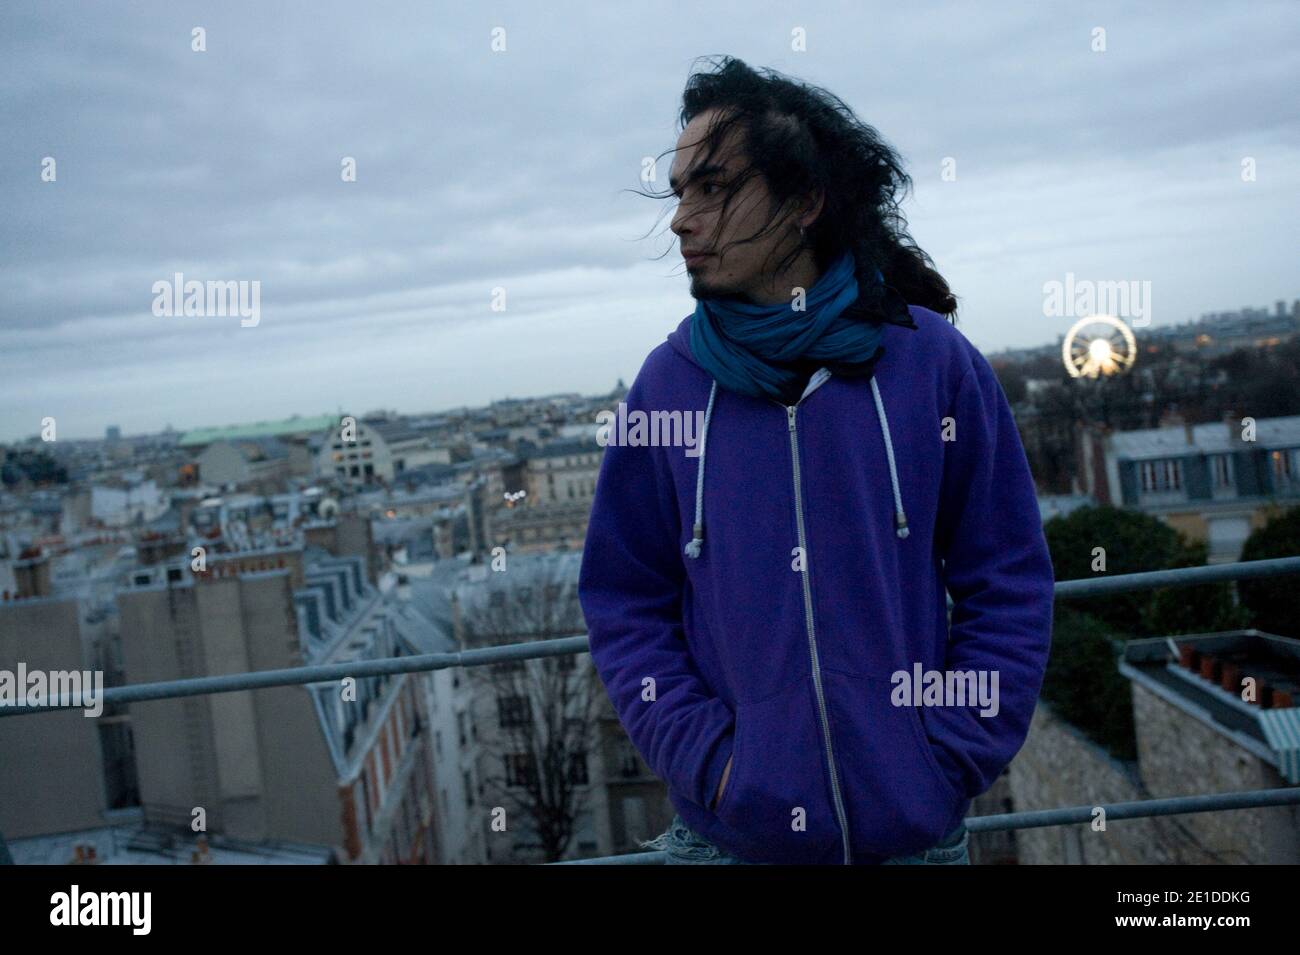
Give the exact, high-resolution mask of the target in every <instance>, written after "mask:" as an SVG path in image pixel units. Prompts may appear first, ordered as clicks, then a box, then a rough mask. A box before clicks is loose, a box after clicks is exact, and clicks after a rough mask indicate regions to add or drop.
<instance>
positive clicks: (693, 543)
mask: <svg viewBox="0 0 1300 955" xmlns="http://www.w3.org/2000/svg"><path fill="white" fill-rule="evenodd" d="M717 393H718V382H717V380H716V379H715V380H714V382H713V387H712V388H710V389H709V405H708V408H706V409H705V412H704V427H703V428H702V429H701V430H700V466H699V469H698V470H697V471H696V476H695V527H694V528H693V532H694V536H693V537H692V538H691V540H690V542H689V543H688V544H687V545H686V556H687V557H699V556H700V548H701V547H703V546H704V456H705V453H706V451H707V450H708V435H709V421H710V420H711V419H712V417H713V399H714V398H715V397H716V396H717ZM871 394H872V396H873V397H874V398H875V400H876V417H878V418H879V419H880V430H881V431H882V432H884V435H885V456H886V457H887V458H888V459H889V483H890V484H891V485H892V487H893V491H894V527H895V529H896V531H895V532H896V533H897V534H898V536H899V538H904V537H906V536H907V535H908V533H909V531H908V529H907V515H906V514H905V513H904V512H903V495H902V493H901V492H900V491H899V489H898V468H897V467H896V466H895V464H894V442H893V441H892V440H891V439H890V435H889V418H888V417H886V416H885V405H884V402H883V401H881V400H880V386H879V385H877V384H876V377H875V375H872V376H871Z"/></svg>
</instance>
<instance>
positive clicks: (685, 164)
mask: <svg viewBox="0 0 1300 955" xmlns="http://www.w3.org/2000/svg"><path fill="white" fill-rule="evenodd" d="M718 115H719V114H718V111H716V110H706V111H705V112H703V113H701V114H700V115H699V116H697V117H695V118H694V119H693V120H691V122H690V123H689V124H687V126H686V128H685V129H683V130H682V134H681V136H680V137H679V138H678V140H677V151H676V153H675V155H674V158H673V165H672V170H671V171H670V172H669V182H670V184H671V185H672V187H673V193H674V194H675V195H677V196H678V197H679V199H680V204H679V205H678V207H677V212H676V214H675V215H674V216H673V221H672V224H671V226H670V227H671V228H672V230H673V232H675V233H677V236H678V238H679V239H680V243H679V245H680V248H681V250H682V254H683V257H684V258H685V261H686V269H687V271H688V272H689V273H690V276H691V295H692V296H693V297H695V298H717V297H720V296H723V295H739V296H741V297H744V298H746V299H748V300H750V301H756V302H757V301H772V300H773V299H774V298H775V300H782V299H784V298H788V297H789V295H788V290H781V289H775V288H773V279H774V276H773V275H771V274H770V270H772V269H774V268H775V267H776V266H777V265H778V264H779V263H780V261H781V257H782V255H783V254H784V253H785V252H786V251H787V250H788V249H789V248H790V245H789V243H790V242H791V230H792V229H797V228H798V227H797V226H796V225H792V224H791V222H790V221H789V216H786V217H785V218H783V219H782V220H780V221H779V222H771V221H769V220H770V219H771V215H772V207H771V196H770V194H769V192H768V189H767V184H766V183H765V182H764V181H763V179H762V177H761V176H759V175H757V174H751V175H750V177H749V179H748V181H747V182H746V183H745V184H744V186H742V187H741V188H740V191H738V192H737V193H736V194H735V195H734V196H733V197H732V198H731V202H730V204H729V205H728V207H727V209H726V211H725V213H724V211H723V209H722V203H723V199H724V198H725V196H726V190H727V186H728V185H729V184H730V183H731V182H732V181H733V180H734V179H735V178H736V177H737V176H739V175H741V174H742V172H743V171H744V164H745V159H746V157H745V156H744V154H743V152H742V151H741V149H740V147H739V143H738V140H739V136H740V133H739V130H738V129H736V128H734V127H733V128H732V129H730V130H728V131H727V133H726V136H725V138H724V139H723V141H722V144H721V146H720V147H719V148H718V149H717V150H716V151H715V152H714V153H713V155H712V156H710V155H708V148H707V144H706V143H705V142H704V136H705V134H706V132H707V130H708V127H709V124H710V123H711V122H713V121H714V120H715V119H716V118H717V117H718ZM765 229H767V231H766V232H765V233H764V234H763V235H761V236H759V235H758V234H759V233H760V232H764V230H765ZM747 239H752V240H753V241H744V240H747ZM778 246H781V247H780V248H777V247H778ZM691 253H701V256H700V257H699V258H698V259H696V258H692V256H691Z"/></svg>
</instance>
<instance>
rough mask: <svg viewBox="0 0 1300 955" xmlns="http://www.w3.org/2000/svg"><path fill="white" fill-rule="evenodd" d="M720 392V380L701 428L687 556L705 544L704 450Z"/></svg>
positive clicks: (713, 391)
mask: <svg viewBox="0 0 1300 955" xmlns="http://www.w3.org/2000/svg"><path fill="white" fill-rule="evenodd" d="M717 393H718V381H717V379H716V378H715V379H714V380H713V387H712V388H710V389H709V406H708V408H706V409H705V410H704V427H703V428H701V429H700V467H699V471H698V472H697V473H696V475H695V528H694V533H695V536H694V537H693V538H691V542H690V543H689V544H687V545H686V556H687V557H699V556H700V548H701V547H703V546H704V452H705V451H706V450H707V449H708V445H709V419H710V418H712V417H713V399H714V397H715V396H716V395H717Z"/></svg>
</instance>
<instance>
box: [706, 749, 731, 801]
mask: <svg viewBox="0 0 1300 955" xmlns="http://www.w3.org/2000/svg"><path fill="white" fill-rule="evenodd" d="M729 775H731V757H730V756H728V757H727V765H726V766H724V767H722V778H721V779H720V780H718V794H717V795H716V796H714V797H713V805H712V806H711V807H710V808H711V809H716V808H717V806H718V803H720V802H722V791H723V790H724V789H726V788H727V777H728V776H729Z"/></svg>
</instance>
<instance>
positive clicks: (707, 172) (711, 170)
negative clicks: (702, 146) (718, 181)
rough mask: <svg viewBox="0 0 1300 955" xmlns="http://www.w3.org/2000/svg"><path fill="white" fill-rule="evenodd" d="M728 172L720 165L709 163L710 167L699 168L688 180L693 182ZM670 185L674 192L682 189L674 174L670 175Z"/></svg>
mask: <svg viewBox="0 0 1300 955" xmlns="http://www.w3.org/2000/svg"><path fill="white" fill-rule="evenodd" d="M726 171H727V167H726V166H722V165H719V164H718V163H709V164H708V165H704V166H699V167H698V168H696V169H694V170H693V171H692V172H691V174H690V176H688V177H687V178H688V179H690V180H692V181H693V180H695V179H699V178H700V177H701V176H712V175H715V174H717V173H725V172H726ZM668 185H669V186H670V187H671V188H672V190H673V192H677V191H678V190H679V189H681V183H680V181H679V180H678V179H677V177H676V176H674V175H673V174H672V173H669V174H668Z"/></svg>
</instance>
